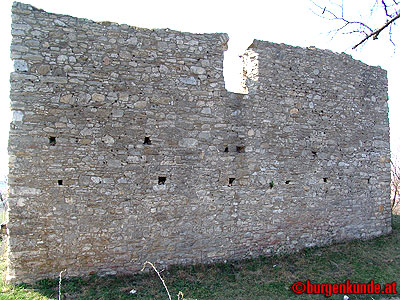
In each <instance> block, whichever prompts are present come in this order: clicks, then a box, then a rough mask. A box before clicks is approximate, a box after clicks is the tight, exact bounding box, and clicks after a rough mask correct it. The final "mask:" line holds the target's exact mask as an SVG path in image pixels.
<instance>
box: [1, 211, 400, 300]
mask: <svg viewBox="0 0 400 300" xmlns="http://www.w3.org/2000/svg"><path fill="white" fill-rule="evenodd" d="M4 270H5V262H4V260H3V261H2V262H1V272H3V273H4ZM161 275H162V277H163V278H164V280H165V283H166V285H167V286H168V289H169V292H170V294H171V297H172V299H177V295H178V293H179V292H180V291H181V292H182V293H183V294H184V296H185V298H186V299H198V300H211V299H219V300H224V299H226V300H227V299H229V300H231V299H235V300H240V299H243V300H244V299H246V300H247V299H343V297H344V295H343V294H340V295H332V296H331V297H329V298H326V297H325V296H323V295H305V294H302V295H297V294H295V293H294V292H293V291H292V290H291V286H292V284H293V283H294V282H297V281H303V282H304V281H306V280H310V281H311V282H313V283H343V282H345V281H346V280H350V282H352V283H368V282H370V281H371V280H374V282H377V283H380V284H386V283H392V282H393V281H396V282H397V283H398V284H399V287H398V288H397V289H398V290H400V216H393V233H392V234H390V235H388V236H383V237H379V238H376V239H373V240H368V241H353V242H350V243H343V244H336V245H332V246H329V247H322V248H311V249H305V250H303V251H300V252H298V253H294V254H288V255H280V256H273V257H259V258H256V259H248V260H243V261H236V262H228V263H218V264H213V265H195V266H186V267H182V266H176V267H172V268H170V269H169V270H166V271H163V272H161ZM58 284H59V280H58V279H54V280H50V279H46V280H41V281H38V282H37V283H35V284H32V285H17V286H12V285H6V284H4V281H3V283H1V285H0V288H1V293H0V300H16V299H18V300H49V299H58V298H59V291H58V287H59V285H58ZM348 296H349V297H350V298H349V299H350V300H353V299H371V300H372V299H382V298H390V297H394V296H396V297H399V294H397V295H384V296H382V295H348ZM61 299H66V300H68V299H71V300H72V299H73V300H75V299H82V300H83V299H85V300H94V299H96V300H100V299H104V300H106V299H107V300H110V299H121V300H122V299H168V295H167V293H166V291H165V289H164V286H163V284H162V282H161V281H160V279H159V278H158V276H157V274H156V273H155V272H153V271H151V272H148V273H140V274H137V275H132V276H109V277H99V276H95V275H94V276H90V277H84V278H69V279H64V278H63V280H62V286H61Z"/></svg>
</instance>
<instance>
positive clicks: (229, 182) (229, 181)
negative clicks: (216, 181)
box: [228, 177, 236, 186]
mask: <svg viewBox="0 0 400 300" xmlns="http://www.w3.org/2000/svg"><path fill="white" fill-rule="evenodd" d="M235 179H236V178H234V177H230V178H229V179H228V186H232V185H233V182H234V181H235Z"/></svg>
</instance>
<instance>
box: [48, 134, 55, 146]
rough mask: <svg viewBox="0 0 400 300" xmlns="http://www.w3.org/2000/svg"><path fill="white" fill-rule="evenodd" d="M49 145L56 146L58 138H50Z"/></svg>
mask: <svg viewBox="0 0 400 300" xmlns="http://www.w3.org/2000/svg"><path fill="white" fill-rule="evenodd" d="M49 145H50V146H55V145H56V137H55V136H51V137H49Z"/></svg>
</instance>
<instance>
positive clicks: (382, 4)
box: [310, 0, 400, 49]
mask: <svg viewBox="0 0 400 300" xmlns="http://www.w3.org/2000/svg"><path fill="white" fill-rule="evenodd" d="M310 1H311V2H312V3H313V4H314V6H315V7H317V8H319V9H320V10H321V11H322V14H321V13H316V14H317V15H319V16H320V17H322V18H324V19H328V20H336V21H341V22H342V23H343V24H342V25H341V26H340V27H339V28H338V29H336V30H335V32H342V33H343V34H362V35H364V37H363V38H362V39H361V40H360V42H358V43H357V44H355V45H354V46H353V47H352V49H356V48H357V47H358V46H360V45H361V44H363V43H365V42H366V41H367V40H369V39H371V38H372V39H373V40H376V39H378V37H379V35H380V34H381V32H382V31H384V30H385V29H386V28H388V29H389V30H388V36H389V41H390V42H391V43H392V44H393V45H394V46H395V43H394V41H393V39H392V26H393V25H394V24H395V22H396V21H397V20H398V19H399V18H400V2H399V1H398V0H392V1H390V2H388V1H389V0H375V1H374V5H373V7H372V8H371V9H370V15H371V16H375V15H378V14H379V12H383V11H384V12H385V13H384V15H383V13H381V19H382V17H383V16H384V18H385V19H386V21H384V20H382V21H383V22H384V24H383V25H381V26H380V27H376V25H374V26H370V24H369V23H368V24H367V22H368V21H367V22H366V21H364V20H351V18H348V17H347V16H346V15H345V10H344V5H343V0H341V1H340V3H337V2H336V3H335V2H332V1H329V4H328V6H329V5H330V6H332V7H331V8H329V7H327V6H322V5H319V4H317V3H316V1H318V0H310ZM319 1H321V0H319ZM378 8H382V10H378ZM360 18H361V17H360ZM374 19H375V21H376V18H375V17H374ZM383 22H382V23H383ZM373 28H374V29H373Z"/></svg>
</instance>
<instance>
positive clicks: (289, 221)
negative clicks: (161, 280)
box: [8, 3, 391, 282]
mask: <svg viewBox="0 0 400 300" xmlns="http://www.w3.org/2000/svg"><path fill="white" fill-rule="evenodd" d="M12 35H13V40H12V46H11V56H12V59H13V60H14V65H15V72H13V73H12V74H11V106H12V110H13V116H14V117H13V121H12V123H11V128H10V140H9V154H10V173H9V187H10V197H9V202H10V203H9V206H10V210H9V219H10V221H9V224H8V228H9V233H10V237H9V263H8V267H9V270H8V275H9V277H8V278H9V279H10V280H12V281H14V282H20V281H25V282H29V281H32V280H38V279H41V278H44V277H53V276H57V274H58V272H59V271H61V270H64V269H67V274H68V275H69V276H75V275H84V274H89V273H93V272H96V273H101V274H115V273H116V272H135V271H137V270H139V269H140V268H141V266H142V264H143V262H144V261H146V260H149V261H152V262H156V263H158V264H161V265H165V266H166V265H171V264H192V263H201V262H202V263H207V262H212V261H216V260H221V259H239V258H244V257H249V256H255V255H260V254H265V255H270V254H273V253H279V252H282V251H294V250H297V249H301V248H304V247H311V246H314V245H326V244H329V243H332V242H338V241H343V240H350V239H357V238H370V237H374V236H378V235H381V234H386V233H389V232H390V231H391V212H390V205H389V204H390V203H389V201H390V199H389V194H390V165H389V124H388V106H387V100H388V99H387V79H386V72H385V71H384V70H382V69H381V68H379V67H370V66H367V65H365V64H364V63H362V62H360V61H356V60H353V59H352V58H351V57H350V56H349V55H346V54H336V53H332V52H330V51H326V50H319V49H315V48H307V49H303V48H298V47H291V46H287V45H277V44H273V43H269V42H264V41H254V43H253V44H252V45H251V46H250V47H249V49H248V51H247V52H246V53H245V54H244V59H243V60H244V62H245V64H244V69H245V72H244V73H245V74H246V76H247V83H246V84H247V89H248V94H247V95H243V94H234V93H230V92H228V91H226V89H225V87H224V78H223V75H222V67H223V56H224V51H225V50H226V49H227V39H228V38H227V35H226V34H191V33H184V32H177V31H173V30H168V29H163V30H148V29H142V28H136V27H130V26H127V25H117V24H114V23H108V22H103V23H95V22H92V21H89V20H86V19H78V18H74V17H70V16H64V15H56V14H50V13H47V12H44V11H42V10H38V9H36V8H34V7H32V6H30V5H25V4H21V3H15V4H14V6H13V23H12Z"/></svg>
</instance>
